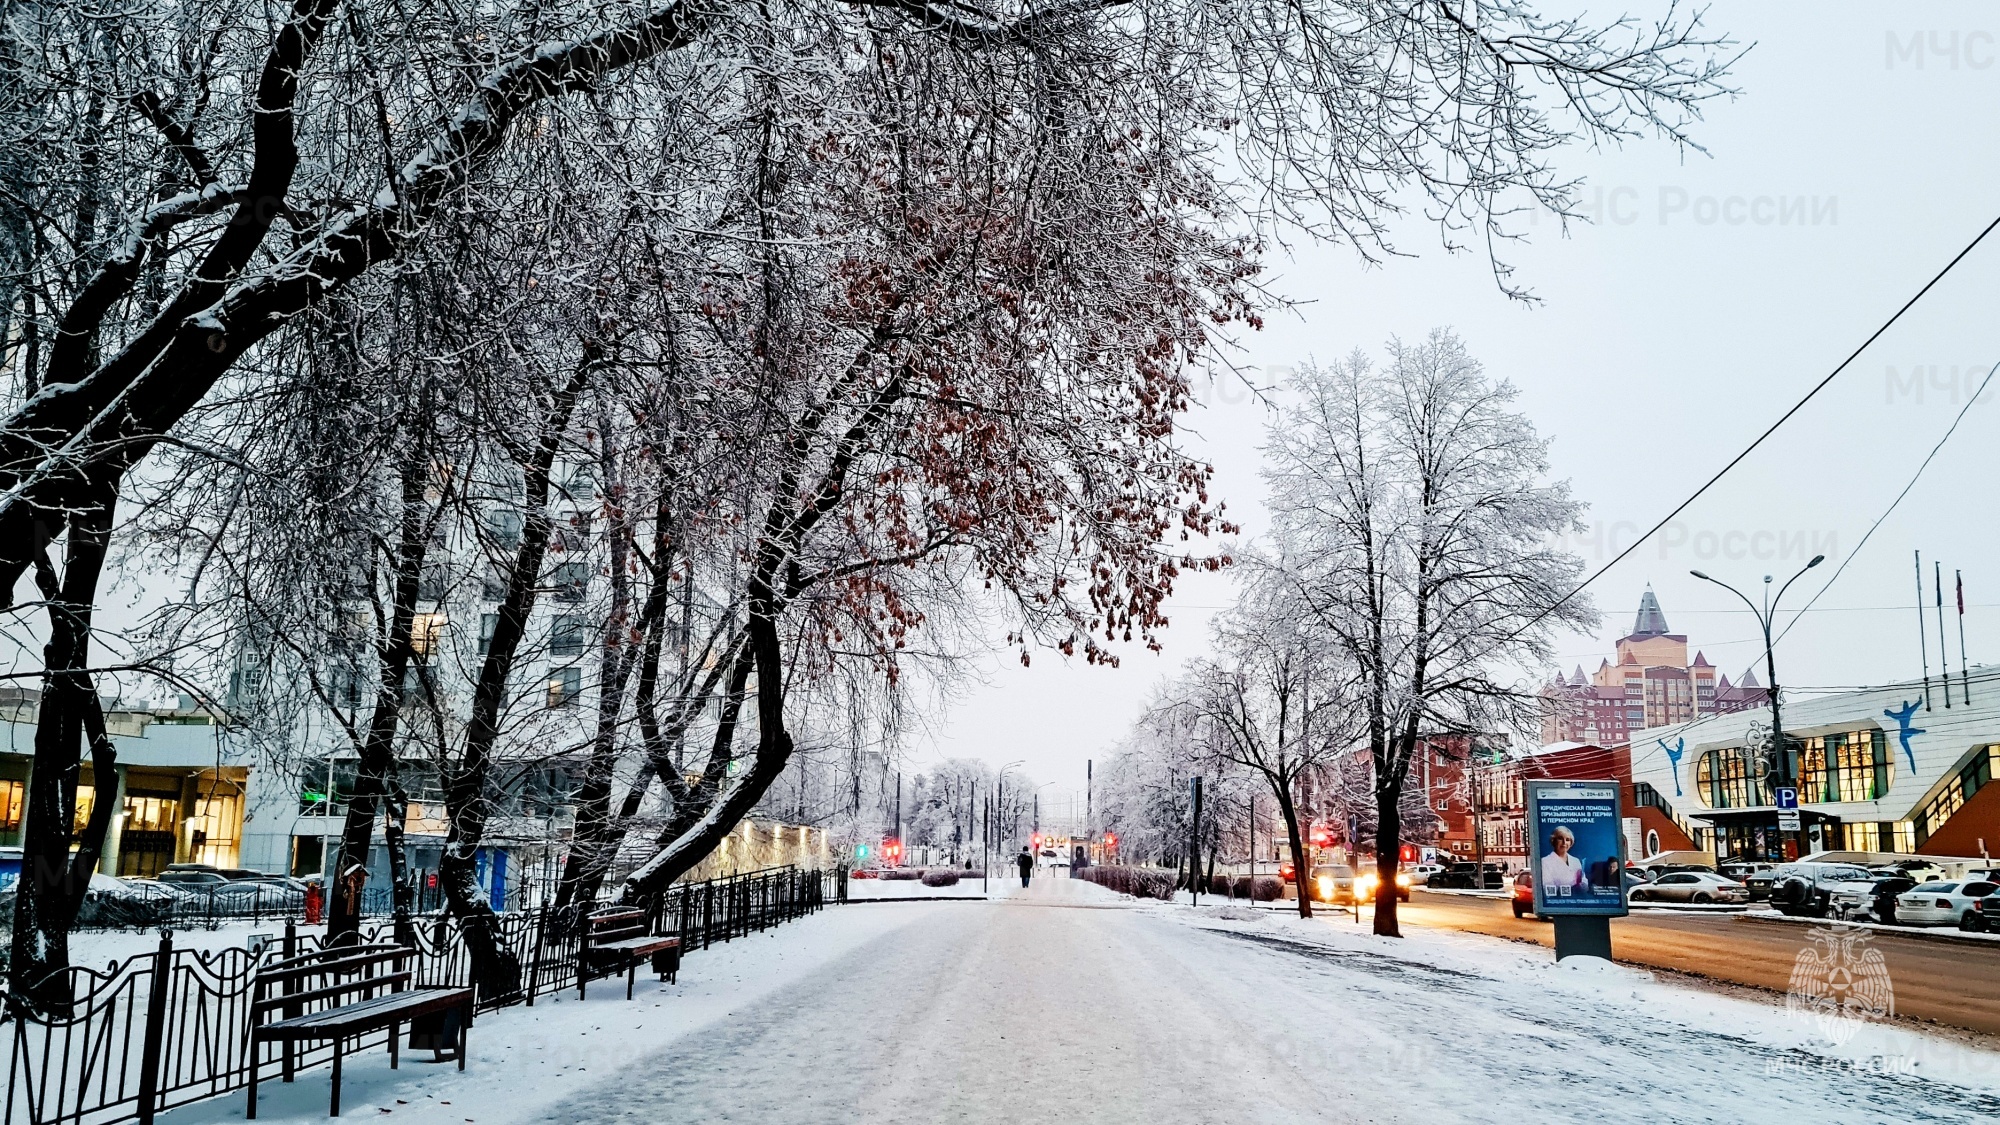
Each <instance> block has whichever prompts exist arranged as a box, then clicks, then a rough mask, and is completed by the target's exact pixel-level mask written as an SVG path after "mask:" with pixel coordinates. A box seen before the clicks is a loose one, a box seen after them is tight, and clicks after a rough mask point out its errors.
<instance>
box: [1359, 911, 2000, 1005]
mask: <svg viewBox="0 0 2000 1125" xmlns="http://www.w3.org/2000/svg"><path fill="white" fill-rule="evenodd" d="M1363 916H1364V917H1366V913H1365V911H1364V915H1363ZM1401 917H1402V918H1403V919H1404V920H1405V921H1407V922H1409V923H1412V924H1415V925H1422V926H1442V927H1447V928H1450V929H1456V930H1466V931H1470V932H1473V933H1482V934H1496V935H1499V936H1501V937H1509V938H1517V939H1522V940H1527V941H1534V942H1540V943H1541V944H1543V945H1553V944H1555V938H1554V935H1553V933H1552V931H1551V928H1550V926H1549V924H1548V923H1547V922H1537V921H1535V920H1534V919H1533V918H1525V919H1517V918H1515V917H1514V911H1513V908H1512V907H1511V906H1510V905H1509V904H1508V902H1507V900H1505V899H1485V898H1473V897H1468V896H1461V895H1434V894H1425V893H1424V892H1423V891H1417V892H1415V893H1414V894H1413V895H1412V896H1411V900H1410V901H1409V902H1408V903H1406V904H1404V905H1403V907H1402V910H1401ZM1808 929H1809V927H1808V926H1805V925H1803V924H1800V923H1795V922H1794V923H1779V922H1753V921H1749V920H1745V919H1741V918H1739V917H1737V916H1735V915H1731V914H1695V913H1673V912H1667V911H1645V910H1641V911H1637V912H1635V913H1633V914H1632V915H1630V916H1629V917H1625V918H1615V919H1613V920H1612V922H1611V954H1612V956H1613V957H1615V958H1616V959H1618V960H1620V961H1624V962H1628V963H1631V964H1637V965H1646V966H1649V967H1651V968H1658V969H1673V970H1676V971H1679V972H1684V973H1694V974H1697V975H1700V976H1704V977H1709V978H1711V979H1714V980H1720V981H1727V982H1729V983H1731V984H1745V985H1750V986H1753V987H1756V988H1770V989H1776V990H1777V991H1779V992H1783V991H1785V989H1786V988H1787V986H1788V985H1789V983H1790V981H1791V974H1792V966H1793V963H1794V961H1795V959H1796V958H1797V957H1798V955H1799V951H1800V950H1801V949H1804V948H1805V947H1806V946H1807V944H1808V942H1807V937H1806V933H1807V930H1808ZM1869 941H1870V944H1871V945H1873V947H1874V948H1876V949H1879V950H1881V951H1882V957H1883V960H1884V961H1885V962H1886V963H1887V965H1888V969H1889V975H1890V978H1891V980H1892V981H1893V982H1894V984H1895V989H1896V1011H1897V1014H1898V1015H1901V1016H1904V1017H1906V1018H1912V1019H1919V1020H1932V1021H1935V1022H1937V1023H1941V1024H1945V1025H1947V1026H1950V1027H1960V1028H1965V1029H1968V1030H1971V1031H1979V1032H1985V1033H1987V1034H1996V1035H2000V942H1992V943H1987V942H1976V943H1975V942H1963V941H1949V940H1947V941H1939V940H1935V939H1925V938H1920V937H1905V936H1902V935H1900V934H1896V933H1894V932H1893V931H1884V930H1871V931H1870V938H1869Z"/></svg>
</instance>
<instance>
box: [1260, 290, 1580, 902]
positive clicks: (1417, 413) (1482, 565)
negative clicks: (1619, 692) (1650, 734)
mask: <svg viewBox="0 0 2000 1125" xmlns="http://www.w3.org/2000/svg"><path fill="white" fill-rule="evenodd" d="M1292 390H1293V391H1294V392H1295V393H1296V395H1297V397H1298V402H1297V404H1296V405H1295V406H1293V407H1292V408H1290V409H1288V410H1287V411H1286V412H1285V414H1284V416H1283V417H1282V419H1280V420H1279V421H1277V422H1275V423H1273V425H1272V426H1271V428H1270V431H1269V444H1268V446H1267V458H1268V463H1267V467H1266V469H1265V479H1266V481H1267V482H1268V484H1269V488H1270V500H1269V504H1270V510H1271V515H1272V531H1271V536H1270V545H1269V547H1268V548H1267V549H1266V550H1264V551H1262V552H1259V553H1257V554H1255V555H1253V559H1254V565H1255V566H1256V567H1258V568H1259V569H1261V570H1263V571H1265V572H1267V573H1269V574H1270V575H1272V576H1273V577H1274V580H1278V581H1282V582H1284V583H1285V584H1287V585H1288V586H1289V587H1290V588H1291V589H1292V590H1293V591H1294V592H1295V593H1296V596H1297V598H1298V601H1299V604H1300V605H1301V606H1302V607H1303V608H1304V609H1305V610H1307V611H1308V612H1310V614H1311V616H1312V621H1313V627H1314V628H1315V630H1317V631H1319V632H1321V633H1322V634H1323V635H1324V636H1325V637H1326V638H1327V639H1328V640H1329V642H1331V643H1332V644H1333V645H1335V646H1337V649H1338V652H1339V654H1340V657H1341V659H1342V660H1343V661H1345V662H1348V663H1349V664H1350V666H1351V667H1352V668H1353V675H1354V690H1353V694H1352V699H1353V703H1354V706H1355V708H1356V711H1357V715H1356V719H1357V722H1358V724H1359V726H1360V734H1361V736H1362V738H1363V740H1364V741H1365V743H1366V745H1367V747H1368V754H1369V758H1370V761H1371V763H1372V765H1373V784H1374V797H1375V813H1376V862H1377V864H1378V868H1379V871H1380V873H1381V884H1380V886H1381V891H1380V893H1379V894H1378V897H1377V900H1376V913H1375V930H1376V932H1377V933H1381V934H1388V935H1394V934H1396V933H1397V932H1398V930H1397V925H1396V910H1395V906H1396V899H1395V893H1394V887H1395V880H1394V874H1395V868H1396V862H1397V848H1398V845H1399V844H1400V843H1401V841H1402V825H1401V822H1402V816H1403V813H1404V800H1405V787H1406V785H1407V783H1408V781H1409V778H1410V776H1411V765H1412V762H1413V761H1414V759H1415V756H1416V754H1417V752H1418V750H1419V748H1420V747H1421V746H1422V745H1423V742H1422V738H1423V736H1424V735H1425V734H1427V733H1430V732H1433V731H1439V730H1443V731H1492V730H1500V729H1516V728H1518V729H1521V730H1527V729H1530V728H1531V727H1532V726H1533V724H1534V723H1536V722H1537V721H1538V715H1537V713H1536V711H1535V707H1536V699H1537V696H1536V693H1535V690H1534V688H1533V687H1532V686H1523V685H1524V684H1526V680H1525V679H1521V678H1520V677H1522V676H1525V675H1527V673H1526V672H1525V671H1524V669H1528V668H1537V667H1545V666H1546V664H1547V661H1548V659H1549V656H1550V655H1551V647H1550V645H1551V640H1552V638H1553V637H1554V636H1556V635H1558V633H1560V632H1562V631H1566V630H1569V629H1582V628H1586V627H1588V626H1590V625H1592V624H1594V623H1595V621H1596V612H1595V610H1593V609H1592V608H1591V605H1590V603H1589V601H1588V600H1587V599H1586V598H1584V597H1582V596H1580V595H1578V594H1577V593H1576V590H1575V587H1576V583H1577V581H1578V579H1579V577H1580V575H1581V573H1582V569H1583V564H1582V561H1581V560H1579V559H1578V558H1576V557H1575V556H1574V555H1572V554H1570V553H1568V552H1565V551H1562V550H1558V549H1555V548H1552V547H1550V546H1549V544H1551V543H1556V542H1560V541H1561V538H1562V535H1563V534H1564V533H1567V532H1570V531H1572V530H1573V529H1574V528H1576V527H1577V526H1578V520H1579V517H1580V515H1581V512H1582V505H1581V504H1579V503H1578V502H1577V501H1576V500H1574V499H1572V498H1571V496H1570V494H1569V487H1568V484H1567V482H1551V481H1549V480H1548V479H1547V476H1548V458H1547V442H1546V441H1545V440H1544V439H1542V438H1541V437H1540V436H1538V435H1537V434H1536V432H1535V428H1534V426H1533V424H1532V423H1531V422H1530V421H1529V420H1528V419H1527V418H1526V417H1525V416H1523V415H1520V414H1517V413H1514V412H1512V411H1511V410H1509V409H1508V407H1509V404H1510V403H1511V402H1512V400H1513V398H1514V395H1515V391H1514V389H1513V387H1512V386H1511V385H1510V384H1508V383H1507V382H1505V381H1504V380H1494V379H1492V378H1489V377H1488V376H1487V374H1486V373H1485V371H1484V369H1483V368H1482V367H1481V366H1480V364H1479V362H1478V361H1477V360H1475V359H1474V358H1473V357H1472V356H1471V355H1470V354H1469V353H1468V352H1467V351H1466V349H1465V346H1464V345H1463V344H1462V343H1461V342H1460V341H1459V339H1458V338H1457V337H1456V336H1455V335H1453V334H1452V333H1450V332H1447V331H1442V330H1441V331H1437V332H1433V333H1432V334H1431V335H1430V336H1429V337H1428V338H1427V339H1425V340H1424V341H1422V342H1421V343H1416V344H1411V343H1406V342H1403V341H1392V342H1391V343H1390V345H1389V356H1388V362H1387V364H1386V365H1385V366H1383V367H1382V368H1380V369H1379V370H1378V369H1377V368H1375V367H1374V366H1373V365H1372V364H1371V363H1370V362H1369V361H1368V359H1367V358H1366V357H1365V356H1363V355H1361V354H1360V353H1358V352H1357V353H1355V354H1353V355H1351V356H1349V357H1348V358H1347V359H1345V360H1343V361H1342V362H1340V363H1337V364H1334V365H1332V366H1327V367H1320V366H1308V367H1306V368H1304V369H1303V370H1302V371H1301V373H1300V374H1299V375H1298V376H1297V378H1296V379H1295V380H1294V381H1293V385H1292ZM1517 680H1519V682H1516V681H1517Z"/></svg>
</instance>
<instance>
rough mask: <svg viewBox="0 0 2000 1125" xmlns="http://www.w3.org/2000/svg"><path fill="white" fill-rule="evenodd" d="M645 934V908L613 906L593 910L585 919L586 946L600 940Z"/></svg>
mask: <svg viewBox="0 0 2000 1125" xmlns="http://www.w3.org/2000/svg"><path fill="white" fill-rule="evenodd" d="M645 936H646V912H645V911H643V910H634V909H631V908H629V907H611V908H609V909H605V910H597V911H593V912H591V913H590V915H589V916H587V917H586V918H585V919H584V928H583V944H584V946H585V947H586V948H588V947H590V946H593V945H596V944H597V943H598V942H605V941H623V940H625V939H626V938H635V937H645Z"/></svg>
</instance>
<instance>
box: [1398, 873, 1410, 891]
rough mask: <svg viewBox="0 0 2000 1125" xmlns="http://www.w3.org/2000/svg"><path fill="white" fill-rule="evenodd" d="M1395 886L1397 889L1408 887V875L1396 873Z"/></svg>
mask: <svg viewBox="0 0 2000 1125" xmlns="http://www.w3.org/2000/svg"><path fill="white" fill-rule="evenodd" d="M1396 885H1397V886H1399V887H1407V886H1409V885H1410V877H1409V876H1408V875H1406V874H1404V873H1403V872H1401V871H1398V872H1396Z"/></svg>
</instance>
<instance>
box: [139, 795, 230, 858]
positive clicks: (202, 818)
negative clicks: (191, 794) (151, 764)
mask: <svg viewBox="0 0 2000 1125" xmlns="http://www.w3.org/2000/svg"><path fill="white" fill-rule="evenodd" d="M202 788H203V795H202V796H200V797H198V798H196V799H195V802H194V815H193V816H192V817H190V818H188V826H189V828H190V830H191V831H190V833H189V836H188V855H189V856H190V857H191V860H192V862H194V863H209V864H214V865H215V866H217V867H234V866H236V857H237V845H238V843H239V842H240V841H239V839H238V837H239V836H240V835H241V833H242V827H243V794H242V792H241V791H240V790H239V789H238V788H237V787H236V786H235V785H232V784H231V783H229V782H227V781H210V782H204V783H203V786H202ZM127 803H128V804H129V803H130V802H129V801H128V802H127Z"/></svg>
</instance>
